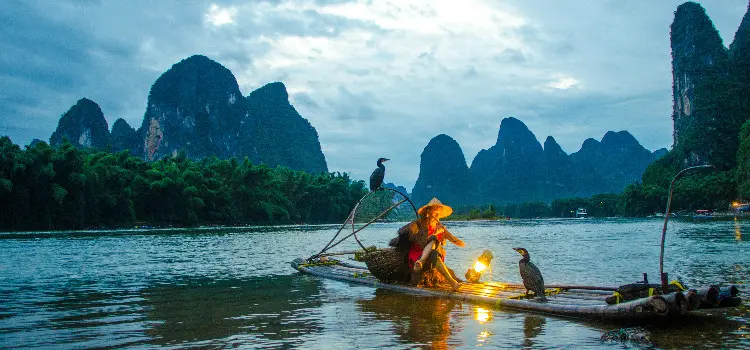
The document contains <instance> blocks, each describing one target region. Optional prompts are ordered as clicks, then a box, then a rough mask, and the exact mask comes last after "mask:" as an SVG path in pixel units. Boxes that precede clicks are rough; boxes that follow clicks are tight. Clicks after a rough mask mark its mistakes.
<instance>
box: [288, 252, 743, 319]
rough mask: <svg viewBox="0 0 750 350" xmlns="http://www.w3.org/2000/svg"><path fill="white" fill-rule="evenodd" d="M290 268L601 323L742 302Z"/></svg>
mask: <svg viewBox="0 0 750 350" xmlns="http://www.w3.org/2000/svg"><path fill="white" fill-rule="evenodd" d="M291 264H292V267H293V268H294V269H296V270H298V271H299V272H302V273H306V274H310V275H314V276H319V277H323V278H329V279H334V280H339V281H344V282H349V283H354V284H359V285H365V286H372V287H376V288H383V289H389V290H394V291H399V292H404V293H409V294H414V295H421V296H436V297H443V298H451V299H456V300H461V301H467V302H473V303H480V304H487V305H491V306H493V307H495V308H501V309H502V308H507V309H513V310H520V311H533V312H540V313H546V314H552V315H558V316H565V317H574V318H585V319H594V320H603V321H643V320H658V319H662V318H665V317H668V316H675V315H681V314H686V313H689V312H691V311H694V310H697V309H707V308H716V307H731V306H737V305H739V304H740V303H741V302H742V300H741V299H740V297H739V290H738V289H737V287H736V286H730V287H726V288H722V289H719V288H717V287H713V286H712V287H706V288H700V289H697V290H694V289H691V290H689V291H686V292H674V293H670V294H666V295H654V296H650V297H646V298H641V299H636V300H632V301H627V302H621V303H619V304H613V305H609V304H607V303H606V298H607V297H609V296H611V295H612V293H613V292H614V291H615V289H616V288H615V287H597V286H575V285H548V286H547V289H546V290H545V294H546V295H547V299H548V301H547V302H542V301H539V300H538V299H528V298H527V297H526V295H525V291H526V290H525V288H524V287H523V285H519V284H513V283H502V282H484V283H467V284H464V285H462V286H461V288H460V289H459V290H458V291H456V292H454V291H452V290H451V289H450V288H448V287H447V286H445V287H441V286H438V287H434V288H426V287H415V286H409V285H402V284H390V283H383V282H381V281H379V280H378V279H376V278H375V277H374V276H372V274H370V273H369V271H368V270H367V268H366V267H364V266H358V265H354V264H349V263H345V262H341V261H338V260H328V261H326V262H321V261H320V260H317V259H316V260H312V261H310V260H305V259H302V258H299V259H296V260H294V261H292V263H291Z"/></svg>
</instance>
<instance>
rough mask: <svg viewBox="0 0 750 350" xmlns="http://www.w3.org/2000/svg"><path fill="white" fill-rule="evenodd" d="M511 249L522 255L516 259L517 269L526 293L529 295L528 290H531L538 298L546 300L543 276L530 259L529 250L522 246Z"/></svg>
mask: <svg viewBox="0 0 750 350" xmlns="http://www.w3.org/2000/svg"><path fill="white" fill-rule="evenodd" d="M513 250H515V251H516V252H518V254H521V256H523V258H522V259H521V260H520V261H518V270H519V271H520V272H521V279H522V280H523V286H524V287H526V295H527V296H528V295H529V291H533V292H534V294H536V296H538V297H539V300H541V301H547V298H546V297H545V296H544V278H543V277H542V273H541V272H540V271H539V268H537V267H536V265H534V263H532V262H531V261H530V257H529V252H528V251H527V250H526V249H524V248H513Z"/></svg>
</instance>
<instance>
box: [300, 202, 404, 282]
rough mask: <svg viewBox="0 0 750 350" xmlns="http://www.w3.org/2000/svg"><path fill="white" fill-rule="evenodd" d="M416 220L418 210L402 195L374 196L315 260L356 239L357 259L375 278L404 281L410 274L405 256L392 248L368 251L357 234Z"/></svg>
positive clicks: (358, 208) (356, 210)
mask: <svg viewBox="0 0 750 350" xmlns="http://www.w3.org/2000/svg"><path fill="white" fill-rule="evenodd" d="M416 218H417V209H416V207H415V206H414V204H413V203H412V202H411V200H409V198H408V197H407V196H406V195H405V194H404V193H402V192H401V191H399V190H395V189H389V188H384V189H381V190H378V191H375V192H370V193H368V194H367V195H365V196H364V197H362V199H361V200H360V201H359V202H358V203H357V204H356V206H355V207H354V209H353V210H352V211H351V213H350V214H349V216H348V217H347V219H346V221H345V222H344V224H343V225H342V226H341V228H339V230H338V232H336V235H334V237H333V239H331V241H330V242H329V243H328V244H327V245H326V246H325V248H323V250H321V252H320V253H318V254H317V255H316V256H313V257H320V256H324V255H326V252H327V251H328V250H330V249H332V248H334V247H336V246H337V245H338V244H340V243H341V242H343V241H344V240H346V239H348V238H350V237H353V238H354V239H355V240H356V242H357V244H359V246H360V247H361V248H362V250H361V251H358V252H356V253H355V259H356V260H359V261H362V262H364V263H365V264H366V265H367V267H368V269H369V270H370V272H371V273H372V274H373V275H374V276H375V277H377V278H378V279H380V280H383V281H389V280H394V279H400V278H402V277H403V274H404V273H407V274H408V271H402V270H403V269H404V261H405V259H406V257H405V255H404V253H402V252H399V251H397V250H395V249H393V248H391V247H381V248H377V247H375V246H369V247H367V246H366V245H365V243H363V242H362V240H361V239H360V237H359V236H358V235H357V234H360V236H361V235H362V231H363V230H366V229H367V228H368V227H371V226H372V225H379V224H382V223H389V222H403V221H407V222H408V221H412V220H414V219H416ZM393 235H394V236H395V230H394V231H393Z"/></svg>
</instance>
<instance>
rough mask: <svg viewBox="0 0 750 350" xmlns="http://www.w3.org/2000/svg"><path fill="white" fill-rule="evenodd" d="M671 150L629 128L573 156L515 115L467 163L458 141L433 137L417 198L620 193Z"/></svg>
mask: <svg viewBox="0 0 750 350" xmlns="http://www.w3.org/2000/svg"><path fill="white" fill-rule="evenodd" d="M666 153H667V150H666V149H659V150H657V151H655V152H650V151H649V150H647V149H645V148H644V147H643V146H641V144H640V143H638V141H637V140H636V139H635V138H634V137H633V135H631V134H630V133H628V132H627V131H619V132H613V131H609V132H607V133H606V134H605V135H604V137H603V138H602V139H601V141H597V140H595V139H591V138H589V139H587V140H585V141H584V142H583V145H582V146H581V149H580V150H579V151H578V152H575V153H573V154H570V155H568V154H567V153H565V152H564V151H563V150H562V148H561V147H560V145H558V144H557V142H556V141H555V139H554V138H552V137H551V136H549V137H547V139H546V140H545V142H544V147H542V145H541V144H540V143H539V141H537V138H536V136H534V134H533V133H532V132H531V131H530V130H529V129H528V128H527V127H526V125H525V124H524V123H523V122H521V121H520V120H518V119H516V118H505V119H503V121H502V122H501V124H500V131H499V132H498V137H497V142H496V143H495V145H494V146H492V147H490V148H489V149H483V150H481V151H480V152H479V153H478V154H477V156H476V157H475V158H474V161H473V162H472V164H471V167H469V166H467V164H466V159H465V158H464V153H463V151H462V150H461V147H460V146H459V144H458V143H457V142H456V141H455V140H454V139H452V138H451V137H450V136H447V135H438V136H436V137H434V138H433V139H432V140H430V142H429V143H428V144H427V146H426V147H425V149H424V151H423V152H422V156H421V162H420V169H419V178H418V179H417V182H416V184H415V185H414V189H413V190H412V198H413V200H414V201H415V202H416V203H417V204H424V203H426V202H428V201H429V200H430V199H431V198H432V197H438V198H440V199H441V200H442V201H444V202H445V203H451V204H453V205H483V204H488V203H494V204H502V203H520V202H525V201H549V200H552V199H555V198H565V197H587V196H591V195H593V194H598V193H615V192H620V191H622V190H623V188H625V186H627V185H629V184H631V183H633V182H635V181H638V180H640V178H641V175H642V174H643V171H644V170H645V169H646V167H647V166H648V165H649V164H650V163H651V162H653V161H654V160H656V159H658V158H659V157H661V156H663V155H664V154H666Z"/></svg>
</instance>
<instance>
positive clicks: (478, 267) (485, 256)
mask: <svg viewBox="0 0 750 350" xmlns="http://www.w3.org/2000/svg"><path fill="white" fill-rule="evenodd" d="M493 257H494V256H492V252H490V251H489V250H485V251H483V252H482V255H480V256H479V258H477V261H476V262H474V266H472V267H470V268H469V269H468V270H466V274H465V275H464V277H466V280H467V281H468V282H471V283H477V282H479V279H480V278H481V277H482V271H484V270H485V269H486V268H487V267H489V266H490V261H492V258H493Z"/></svg>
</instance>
